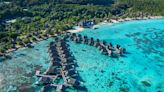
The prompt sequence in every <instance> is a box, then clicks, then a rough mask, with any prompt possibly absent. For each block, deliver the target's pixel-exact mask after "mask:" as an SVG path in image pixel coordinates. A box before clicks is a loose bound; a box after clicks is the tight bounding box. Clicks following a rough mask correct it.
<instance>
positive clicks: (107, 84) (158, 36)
mask: <svg viewBox="0 0 164 92" xmlns="http://www.w3.org/2000/svg"><path fill="white" fill-rule="evenodd" d="M80 34H83V35H87V36H89V37H94V38H99V39H101V40H106V41H107V42H112V43H113V44H120V45H121V46H122V47H124V48H126V50H127V53H126V54H125V56H124V57H119V58H110V57H108V56H105V55H102V54H100V53H99V51H98V49H96V48H94V47H91V46H87V45H84V44H75V43H74V42H69V45H70V49H71V51H72V52H73V55H74V56H75V58H76V62H77V64H78V65H79V67H78V68H77V70H78V71H79V73H80V76H81V78H82V79H83V80H84V81H85V82H84V85H85V86H86V87H87V89H88V91H89V92H128V91H129V92H158V91H159V92H164V74H163V71H164V19H157V20H140V21H129V22H123V23H119V24H112V25H111V24H100V25H98V29H96V30H93V29H84V31H83V32H80ZM51 41H52V39H49V40H45V41H42V42H39V43H37V44H36V45H35V47H34V48H26V49H19V50H17V51H15V52H13V53H11V59H7V60H3V61H1V62H0V67H1V68H0V92H1V91H2V92H7V90H8V91H9V92H13V91H14V90H19V91H20V92H21V91H22V90H25V89H28V90H27V91H28V92H34V91H35V90H38V89H39V88H38V87H36V86H35V85H34V83H35V82H36V79H37V78H36V76H35V71H36V70H42V71H44V69H46V68H47V67H48V63H49V61H48V53H47V50H48V48H47V46H48V45H49V42H51ZM72 91H73V90H72ZM36 92H37V91H36Z"/></svg>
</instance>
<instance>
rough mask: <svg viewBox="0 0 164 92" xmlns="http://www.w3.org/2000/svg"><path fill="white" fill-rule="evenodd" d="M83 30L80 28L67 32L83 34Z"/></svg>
mask: <svg viewBox="0 0 164 92" xmlns="http://www.w3.org/2000/svg"><path fill="white" fill-rule="evenodd" d="M83 30H84V28H83V27H79V28H76V29H71V30H67V31H66V32H70V33H77V32H81V31H83Z"/></svg>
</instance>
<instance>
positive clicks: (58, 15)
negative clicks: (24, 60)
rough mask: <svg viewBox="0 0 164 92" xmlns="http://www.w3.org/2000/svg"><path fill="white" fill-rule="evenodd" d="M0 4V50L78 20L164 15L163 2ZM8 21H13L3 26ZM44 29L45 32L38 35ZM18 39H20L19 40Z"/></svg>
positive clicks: (21, 0)
mask: <svg viewBox="0 0 164 92" xmlns="http://www.w3.org/2000/svg"><path fill="white" fill-rule="evenodd" d="M4 1H9V2H11V3H9V4H1V5H0V10H1V11H0V48H4V47H5V48H6V49H8V48H10V47H11V46H12V45H11V44H12V43H11V40H12V39H17V44H20V43H21V41H22V40H23V42H24V43H29V42H30V40H33V41H35V40H36V39H35V38H29V39H23V37H24V36H27V34H31V33H33V32H38V33H39V34H40V36H42V35H44V34H45V33H46V34H51V35H52V34H54V33H59V32H62V31H65V30H68V29H70V28H72V27H73V26H74V25H77V22H79V21H80V20H88V19H94V20H95V21H96V22H97V23H98V22H100V21H102V20H104V19H110V18H112V17H116V16H117V17H123V18H124V17H137V16H141V15H142V16H148V15H164V2H163V0H4ZM10 19H16V22H13V23H5V21H7V20H10ZM41 30H46V32H45V33H44V32H41ZM18 38H21V39H22V40H21V39H18Z"/></svg>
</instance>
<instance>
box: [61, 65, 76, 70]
mask: <svg viewBox="0 0 164 92" xmlns="http://www.w3.org/2000/svg"><path fill="white" fill-rule="evenodd" d="M74 68H75V66H74V65H65V66H63V67H62V69H63V70H74Z"/></svg>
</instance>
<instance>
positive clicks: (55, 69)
mask: <svg viewBox="0 0 164 92" xmlns="http://www.w3.org/2000/svg"><path fill="white" fill-rule="evenodd" d="M48 52H49V57H50V64H49V67H48V69H47V70H46V72H45V73H43V74H40V71H36V76H37V77H39V80H38V81H37V85H41V84H40V83H41V82H43V83H42V85H43V88H42V89H41V92H47V90H50V88H52V87H53V88H54V87H55V88H56V91H57V92H64V90H65V89H66V88H67V87H69V86H72V87H74V86H76V87H78V86H80V83H81V81H82V80H78V79H75V78H71V76H76V77H78V72H77V71H75V67H76V66H75V65H76V63H75V62H74V59H73V58H74V57H73V55H72V54H71V52H70V51H69V48H68V44H67V43H66V41H65V39H60V38H56V39H55V42H51V43H50V47H49V49H48ZM49 79H52V80H53V82H54V83H52V82H49ZM55 80H63V81H64V82H63V83H60V84H59V83H55ZM73 80H74V82H73ZM46 81H48V82H46ZM75 82H76V83H75Z"/></svg>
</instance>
